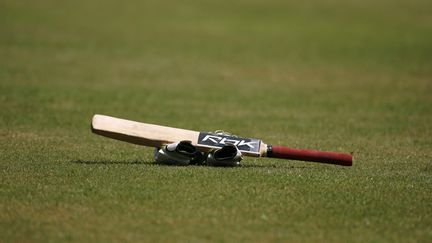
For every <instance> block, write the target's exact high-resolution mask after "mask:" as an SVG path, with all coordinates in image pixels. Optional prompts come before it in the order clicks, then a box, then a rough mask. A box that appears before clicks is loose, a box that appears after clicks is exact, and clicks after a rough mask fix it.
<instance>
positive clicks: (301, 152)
mask: <svg viewBox="0 0 432 243" xmlns="http://www.w3.org/2000/svg"><path fill="white" fill-rule="evenodd" d="M267 157H271V158H279V159H292V160H303V161H312V162H320V163H327V164H335V165H343V166H351V165H352V155H350V154H342V153H335V152H322V151H315V150H306V149H292V148H287V147H282V146H269V147H268V149H267Z"/></svg>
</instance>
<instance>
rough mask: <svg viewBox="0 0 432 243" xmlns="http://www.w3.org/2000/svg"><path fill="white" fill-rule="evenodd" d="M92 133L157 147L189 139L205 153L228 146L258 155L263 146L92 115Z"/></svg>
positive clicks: (244, 140) (257, 141)
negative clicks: (228, 144)
mask: <svg viewBox="0 0 432 243" xmlns="http://www.w3.org/2000/svg"><path fill="white" fill-rule="evenodd" d="M91 129H92V132H93V133H96V134H99V135H102V136H105V137H109V138H112V139H116V140H121V141H124V142H128V143H133V144H138V145H143V146H148V147H156V148H160V147H161V146H163V145H165V144H169V143H174V142H177V141H182V140H188V141H191V143H192V145H194V146H196V147H197V149H198V150H200V151H203V152H207V151H210V150H211V149H216V148H221V147H223V146H224V145H225V144H227V143H231V144H234V145H236V146H237V147H238V148H239V150H240V151H241V152H242V153H243V154H244V155H247V156H255V157H257V156H260V155H262V154H263V153H264V152H265V148H266V146H265V145H264V144H262V143H261V140H258V139H253V138H239V137H234V136H229V135H222V134H214V133H208V132H197V131H192V130H186V129H180V128H173V127H167V126H160V125H154V124H148V123H142V122H135V121H130V120H125V119H120V118H115V117H111V116H105V115H94V116H93V119H92V123H91Z"/></svg>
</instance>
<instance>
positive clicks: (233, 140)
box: [198, 132, 261, 154]
mask: <svg viewBox="0 0 432 243" xmlns="http://www.w3.org/2000/svg"><path fill="white" fill-rule="evenodd" d="M228 143H229V144H234V145H235V146H237V148H238V149H239V150H240V151H245V152H250V153H257V154H259V149H260V144H261V140H258V139H254V138H240V137H234V136H227V135H223V134H214V133H206V132H200V134H199V136H198V144H201V145H208V146H214V147H223V146H224V145H225V144H228Z"/></svg>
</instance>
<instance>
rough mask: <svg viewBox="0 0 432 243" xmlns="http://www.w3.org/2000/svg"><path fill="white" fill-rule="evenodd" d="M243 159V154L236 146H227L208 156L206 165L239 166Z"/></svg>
mask: <svg viewBox="0 0 432 243" xmlns="http://www.w3.org/2000/svg"><path fill="white" fill-rule="evenodd" d="M242 159H243V157H242V154H241V152H240V150H239V149H238V148H237V147H236V146H235V145H233V144H225V145H224V146H223V147H222V148H221V149H217V150H214V151H212V152H210V153H209V154H208V155H207V159H206V165H210V166H238V165H240V161H241V160H242Z"/></svg>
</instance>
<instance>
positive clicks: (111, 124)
mask: <svg viewBox="0 0 432 243" xmlns="http://www.w3.org/2000/svg"><path fill="white" fill-rule="evenodd" d="M91 129H92V132H93V133H96V134H99V135H102V136H105V137H109V138H112V139H116V140H121V141H124V142H128V143H134V144H138V145H143V146H149V147H161V146H162V145H164V144H168V143H173V142H176V141H181V140H189V141H191V142H192V144H194V141H195V144H196V141H197V140H198V136H199V132H195V131H191V130H186V129H180V128H173V127H166V126H160V125H153V124H148V123H142V122H135V121H130V120H125V119H120V118H115V117H111V116H104V115H94V116H93V119H92V122H91Z"/></svg>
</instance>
